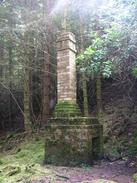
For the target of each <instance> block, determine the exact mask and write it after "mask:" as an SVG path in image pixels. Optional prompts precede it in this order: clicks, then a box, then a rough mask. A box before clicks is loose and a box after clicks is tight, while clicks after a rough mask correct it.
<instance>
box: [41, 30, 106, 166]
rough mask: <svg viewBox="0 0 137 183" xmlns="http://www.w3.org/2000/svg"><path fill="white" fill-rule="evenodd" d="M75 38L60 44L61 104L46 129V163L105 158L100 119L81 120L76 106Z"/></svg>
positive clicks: (66, 36) (69, 36)
mask: <svg viewBox="0 0 137 183" xmlns="http://www.w3.org/2000/svg"><path fill="white" fill-rule="evenodd" d="M75 45H76V41H75V36H74V34H72V33H71V32H64V33H62V34H61V35H60V37H59V38H58V41H57V49H58V50H57V51H58V53H57V57H58V64H57V79H58V103H57V105H56V108H55V112H54V117H53V118H51V119H50V120H49V124H48V125H47V129H46V145H45V163H47V164H51V163H52V164H55V165H64V166H76V165H80V164H83V163H84V164H92V161H93V160H94V159H95V158H98V157H101V156H102V150H103V129H102V125H100V124H99V122H98V119H97V118H87V117H82V115H81V112H80V109H79V107H78V105H77V103H76V67H75V57H76V49H75Z"/></svg>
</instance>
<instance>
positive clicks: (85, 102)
mask: <svg viewBox="0 0 137 183" xmlns="http://www.w3.org/2000/svg"><path fill="white" fill-rule="evenodd" d="M79 19H80V52H81V53H83V51H84V40H83V34H84V30H83V29H84V25H83V21H82V17H81V15H80V12H79ZM82 90H83V111H84V116H88V115H89V113H88V90H87V81H86V77H85V73H82Z"/></svg>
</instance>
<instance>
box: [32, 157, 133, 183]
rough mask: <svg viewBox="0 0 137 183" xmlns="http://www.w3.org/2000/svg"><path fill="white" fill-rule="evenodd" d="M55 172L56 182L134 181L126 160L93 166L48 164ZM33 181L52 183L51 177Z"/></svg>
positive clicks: (33, 182)
mask: <svg viewBox="0 0 137 183" xmlns="http://www.w3.org/2000/svg"><path fill="white" fill-rule="evenodd" d="M46 168H47V169H50V170H52V171H53V172H54V175H55V177H54V178H55V179H54V180H53V182H55V183H65V182H66V183H133V181H132V175H133V173H134V171H135V170H134V169H133V168H128V167H127V166H126V164H125V161H122V160H118V161H115V162H108V161H99V162H97V163H96V164H95V165H94V166H93V167H81V168H69V167H55V166H46ZM32 183H52V180H51V179H50V178H46V177H45V178H43V179H41V180H39V181H32Z"/></svg>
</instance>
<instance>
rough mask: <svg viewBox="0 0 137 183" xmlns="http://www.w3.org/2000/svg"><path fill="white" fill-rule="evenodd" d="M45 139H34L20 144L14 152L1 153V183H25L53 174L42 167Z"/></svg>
mask: <svg viewBox="0 0 137 183" xmlns="http://www.w3.org/2000/svg"><path fill="white" fill-rule="evenodd" d="M44 147H45V137H39V138H36V139H35V138H33V139H32V140H28V141H27V142H25V143H22V144H20V145H19V146H18V147H17V148H16V149H14V151H13V150H12V151H11V152H10V151H8V152H7V153H6V152H4V153H0V161H1V163H0V183H7V182H9V180H10V183H15V182H20V183H21V182H25V181H29V180H34V179H40V178H41V177H43V176H49V175H52V173H51V172H50V171H49V170H47V169H45V168H44V167H42V165H41V164H43V159H44Z"/></svg>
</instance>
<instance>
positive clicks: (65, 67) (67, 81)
mask: <svg viewBox="0 0 137 183" xmlns="http://www.w3.org/2000/svg"><path fill="white" fill-rule="evenodd" d="M75 62H76V40H75V36H74V34H73V33H71V32H63V33H62V34H61V35H60V36H59V38H58V40H57V83H58V86H57V91H58V92H57V95H58V103H57V106H56V110H55V114H56V115H55V116H56V117H61V116H62V115H63V116H76V115H78V114H80V110H79V108H78V106H77V104H76V64H75ZM65 110H66V112H67V113H66V112H65ZM72 113H73V114H72Z"/></svg>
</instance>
